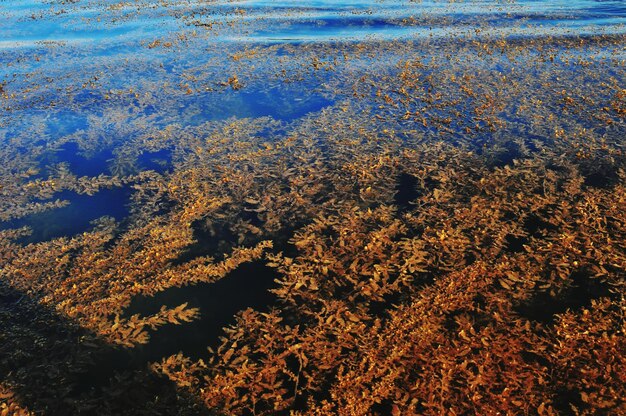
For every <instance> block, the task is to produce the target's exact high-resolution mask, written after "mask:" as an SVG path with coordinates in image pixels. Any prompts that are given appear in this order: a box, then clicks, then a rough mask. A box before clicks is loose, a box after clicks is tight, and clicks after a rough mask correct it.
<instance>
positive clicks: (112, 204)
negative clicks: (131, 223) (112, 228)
mask: <svg viewBox="0 0 626 416" xmlns="http://www.w3.org/2000/svg"><path fill="white" fill-rule="evenodd" d="M131 194H132V190H131V189H129V188H116V189H104V190H101V191H99V192H98V193H96V194H95V195H77V194H76V193H74V192H68V191H64V192H59V193H58V194H56V195H55V198H57V199H60V200H67V201H69V205H67V206H65V207H62V208H56V209H52V210H50V211H46V212H42V213H38V214H32V215H28V216H26V217H23V218H20V219H16V220H12V221H5V222H1V223H0V229H4V230H6V229H9V228H21V227H29V228H31V229H32V234H31V235H30V236H28V237H24V238H22V239H20V240H18V241H19V242H20V243H22V244H31V243H38V242H42V241H48V240H51V239H54V238H58V237H71V236H73V235H76V234H80V233H83V232H85V231H88V230H90V229H91V228H93V225H92V221H94V220H97V219H98V218H101V217H103V216H110V217H113V218H115V219H116V220H118V221H121V220H123V219H124V218H125V217H126V216H128V214H129V210H128V203H129V200H130V196H131Z"/></svg>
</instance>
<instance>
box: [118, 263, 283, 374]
mask: <svg viewBox="0 0 626 416" xmlns="http://www.w3.org/2000/svg"><path fill="white" fill-rule="evenodd" d="M276 278H277V275H276V272H275V270H274V269H272V268H270V267H267V266H265V265H264V264H263V263H261V262H256V263H248V264H244V265H242V266H240V267H239V268H237V270H235V271H233V272H232V273H230V274H228V275H227V276H226V277H224V278H222V279H220V280H218V281H217V282H215V283H200V284H196V285H189V286H184V287H181V288H171V289H167V290H166V291H164V292H161V293H158V294H157V295H155V296H153V297H140V298H137V299H135V300H134V301H133V303H132V304H131V305H130V306H129V307H128V308H127V309H126V310H125V312H124V313H125V315H126V316H131V315H133V314H141V315H147V314H154V313H157V312H158V311H159V309H160V308H161V307H162V306H167V307H171V308H172V307H176V306H178V305H181V304H183V303H187V304H188V307H190V308H198V309H199V310H200V318H198V319H196V320H194V321H193V322H191V323H189V324H186V325H166V326H165V327H163V328H161V329H159V330H158V331H156V332H154V333H153V334H152V335H151V338H150V342H149V343H148V344H147V345H140V346H138V347H137V348H135V349H133V350H132V352H131V354H132V356H133V357H134V359H137V360H139V361H141V362H154V361H159V360H161V359H162V358H165V357H168V356H170V355H172V354H177V353H179V352H182V353H183V354H184V355H185V356H188V357H191V358H193V359H198V358H206V357H207V356H208V353H207V348H208V347H211V348H215V347H217V345H218V343H219V337H220V336H222V335H224V332H223V329H222V328H224V327H226V326H228V325H230V324H232V323H234V316H235V314H236V313H237V312H240V311H242V310H244V309H246V308H253V309H255V310H257V311H261V312H266V311H267V310H268V309H269V308H270V307H271V306H272V305H273V303H274V301H275V297H274V296H273V295H272V293H271V292H269V289H272V288H273V287H274V286H275V283H274V279H276Z"/></svg>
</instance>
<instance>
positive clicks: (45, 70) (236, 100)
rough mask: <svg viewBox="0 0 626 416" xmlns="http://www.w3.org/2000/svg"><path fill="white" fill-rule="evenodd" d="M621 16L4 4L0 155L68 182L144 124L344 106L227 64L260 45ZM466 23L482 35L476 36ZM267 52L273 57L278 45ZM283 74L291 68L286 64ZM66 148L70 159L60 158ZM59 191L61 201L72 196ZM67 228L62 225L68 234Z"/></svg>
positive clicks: (577, 27) (624, 10)
mask: <svg viewBox="0 0 626 416" xmlns="http://www.w3.org/2000/svg"><path fill="white" fill-rule="evenodd" d="M625 18H626V3H625V2H623V1H599V0H598V1H594V0H577V1H571V0H567V1H565V0H562V1H530V0H526V1H519V2H516V3H515V4H505V3H501V2H496V1H468V2H463V3H448V2H439V1H422V2H406V1H377V2H368V1H362V0H354V1H314V2H306V3H303V2H299V1H236V2H203V1H192V0H188V1H182V2H180V1H178V2H174V1H170V2H158V1H144V2H140V3H138V5H137V6H131V5H125V4H123V3H115V2H108V1H107V2H104V1H99V0H88V1H79V2H76V3H64V2H57V1H35V0H2V1H0V85H2V86H3V87H2V91H3V93H4V98H3V99H2V100H1V101H0V106H1V107H2V111H1V112H0V152H2V153H4V154H6V155H11V153H12V152H15V151H16V149H15V142H16V141H19V142H20V143H21V151H22V152H27V153H28V152H32V151H33V150H32V149H30V148H29V147H30V146H33V147H34V148H36V149H37V150H36V152H37V153H38V154H40V156H39V157H38V159H39V160H38V163H39V166H38V169H39V171H40V175H41V176H42V177H45V176H46V173H47V170H48V169H49V168H50V166H52V165H54V164H57V163H60V162H67V163H68V164H69V167H70V170H71V171H73V173H74V174H76V175H78V176H97V174H105V175H106V174H111V173H114V172H115V170H114V168H112V165H113V164H114V163H115V149H119V148H121V147H123V145H124V144H125V143H127V142H128V141H131V140H133V139H135V138H137V137H140V136H142V135H143V134H145V130H146V128H145V127H146V126H147V125H149V126H150V128H151V129H152V130H158V129H159V128H161V127H165V126H167V125H171V124H177V125H181V126H198V125H201V124H202V123H205V122H209V121H214V120H223V119H228V118H231V117H234V118H244V117H250V118H254V117H261V116H270V117H273V118H274V119H277V120H282V121H285V122H289V121H292V120H295V119H298V118H300V117H303V116H305V115H306V114H308V113H311V112H316V111H320V110H321V109H323V108H325V107H327V106H330V105H332V104H333V103H334V102H337V101H338V100H340V99H341V98H342V97H341V94H337V93H334V92H333V93H331V92H330V91H329V87H328V85H327V81H328V80H327V79H324V76H323V75H321V76H320V75H319V74H317V75H315V76H309V77H303V78H302V79H301V80H300V81H299V82H298V83H292V84H285V83H283V82H281V81H280V79H279V78H277V77H276V76H274V75H275V72H276V68H275V67H274V65H273V63H272V62H271V61H263V60H261V61H258V62H255V63H254V67H253V68H252V69H250V68H246V65H247V64H246V60H245V59H244V60H243V61H242V62H239V61H236V60H234V59H228V57H230V56H235V55H236V54H237V53H238V52H241V51H245V50H249V49H251V48H254V47H255V46H259V45H262V46H264V47H271V46H272V45H274V46H275V47H278V48H281V47H282V46H287V45H301V46H302V45H304V46H306V45H315V44H323V43H333V44H336V43H352V42H355V41H365V42H368V41H371V42H380V41H393V40H400V41H411V40H418V39H422V38H433V37H435V38H444V39H445V38H449V39H452V40H454V39H455V38H471V37H489V36H502V35H511V36H520V37H529V38H532V37H541V36H545V35H546V34H547V33H549V34H550V35H551V36H555V35H556V36H570V35H572V34H578V35H580V34H586V33H590V34H597V33H605V34H624V33H626V26H625V25H624V23H626V19H625ZM477 28H482V29H483V30H482V31H481V32H480V33H478V32H477V31H476V29H477ZM276 56H277V57H279V56H281V51H280V49H278V50H277V55H276ZM391 64H392V61H390V62H380V61H378V60H377V59H376V58H375V57H374V58H372V59H369V60H365V61H362V62H354V63H353V64H352V65H353V66H354V67H355V68H359V66H360V68H361V69H363V68H369V67H370V66H372V65H374V66H376V67H377V68H380V69H382V70H384V67H385V66H386V65H391ZM296 65H297V64H296ZM282 68H288V69H290V68H289V62H288V60H287V61H286V62H284V63H283V64H282ZM235 74H244V75H245V78H246V85H245V88H244V89H242V90H240V91H239V90H235V89H232V88H229V87H228V85H227V83H228V79H229V77H230V76H232V75H235ZM87 138H89V139H88V140H87ZM87 141H88V144H87ZM68 145H69V146H74V148H75V151H74V152H67V151H64V150H63V149H66V148H65V147H64V146H68ZM98 155H100V156H98ZM102 155H107V157H103V156H102ZM139 156H141V155H139ZM6 157H10V156H6ZM90 165H93V166H90ZM94 166H95V167H94ZM138 166H139V169H142V167H141V166H143V168H147V167H149V166H151V168H155V166H152V165H150V164H145V163H144V164H143V165H142V164H141V163H139V164H138ZM85 168H86V169H85ZM116 195H117V194H111V195H110V196H109V197H107V198H116ZM120 195H121V194H120ZM64 196H65V197H67V198H69V200H70V202H71V200H72V197H71V196H69V195H64ZM94 198H95V197H94ZM107 198H100V199H94V201H100V203H103V202H104V201H106V200H107ZM123 202H124V201H123V200H119V201H116V202H114V203H113V205H114V206H116V204H117V206H119V205H120V204H122V203H123ZM94 203H96V202H94ZM75 204H76V206H77V207H79V206H81V207H83V208H80V209H78V208H77V209H74V214H73V215H77V216H79V217H80V216H84V219H85V220H86V219H91V218H93V215H94V213H95V212H97V213H98V214H104V213H105V211H106V209H97V208H95V207H93V206H92V205H90V204H91V203H88V204H86V205H85V203H84V202H80V201H78V200H77V201H76V202H75ZM81 204H82V205H81ZM116 214H117V215H119V212H116ZM37 215H41V216H43V217H42V218H43V219H42V218H39V219H35V220H32V221H31V222H32V224H31V225H34V224H38V225H37V226H36V227H39V228H41V227H45V223H46V222H55V221H57V220H56V218H55V217H54V215H55V214H54V213H53V214H49V213H44V214H37ZM47 215H52V216H50V217H47ZM45 218H48V220H47V221H46V220H45ZM82 223H85V221H82ZM7 226H9V224H6V223H5V224H3V225H2V227H3V228H6V227H7ZM54 228H55V230H56V231H55V232H52V233H49V232H46V231H42V230H41V229H40V230H39V231H36V232H35V234H37V233H38V234H39V235H40V236H52V235H58V234H59V233H60V234H63V232H62V231H60V230H59V229H58V228H59V225H58V224H57V225H54ZM78 230H79V229H78V228H76V227H74V226H68V227H67V230H66V231H67V232H68V233H72V232H76V231H78Z"/></svg>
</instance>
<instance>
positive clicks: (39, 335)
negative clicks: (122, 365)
mask: <svg viewBox="0 0 626 416" xmlns="http://www.w3.org/2000/svg"><path fill="white" fill-rule="evenodd" d="M0 327H1V328H2V330H1V331H0V376H1V377H2V380H3V383H4V385H5V386H6V387H10V388H11V389H12V391H13V393H14V394H15V396H14V397H12V398H11V400H14V401H16V402H17V403H20V404H21V405H23V406H26V407H27V408H28V409H29V410H31V411H33V412H35V413H36V414H46V415H53V416H54V415H114V414H115V415H159V414H161V415H166V414H172V413H171V412H172V409H175V410H176V414H179V415H203V414H208V412H207V411H206V409H205V408H204V406H202V405H201V404H199V403H197V402H195V401H194V399H192V398H191V397H188V396H187V395H186V394H184V393H183V392H181V391H179V390H177V388H176V386H175V385H174V384H173V383H172V382H170V381H169V380H167V379H164V378H162V377H159V376H157V375H156V374H154V373H152V372H151V371H149V369H148V368H147V367H146V366H145V365H144V366H137V367H136V368H134V369H121V370H120V371H111V372H109V374H108V375H107V377H106V380H101V381H102V382H103V387H101V388H100V389H95V388H93V387H90V385H89V383H93V381H94V380H92V379H90V378H89V377H87V376H88V375H90V374H91V373H92V368H93V366H94V363H97V362H99V361H101V360H102V359H103V358H104V357H123V356H124V355H125V354H126V353H125V352H124V351H123V350H120V349H116V348H114V347H112V346H110V345H108V344H106V343H105V342H103V341H102V340H100V339H98V337H97V336H96V335H94V334H93V333H90V332H88V331H86V330H84V329H82V328H80V327H79V326H78V325H77V324H76V323H74V322H71V321H69V320H67V319H65V318H64V317H62V316H60V315H58V314H57V313H56V312H55V311H54V310H53V309H51V308H48V307H46V306H42V305H40V304H39V303H37V302H36V301H34V300H33V299H31V298H29V297H28V296H27V295H26V294H24V293H21V292H19V291H17V290H15V289H13V288H11V287H9V286H7V285H6V284H4V283H3V282H1V281H0ZM85 383H87V384H85Z"/></svg>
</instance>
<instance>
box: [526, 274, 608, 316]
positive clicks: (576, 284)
mask: <svg viewBox="0 0 626 416" xmlns="http://www.w3.org/2000/svg"><path fill="white" fill-rule="evenodd" d="M613 296H614V295H613V294H612V293H611V290H610V286H609V285H608V284H607V283H605V282H603V281H602V280H600V279H598V278H594V277H592V274H591V273H584V272H576V273H574V274H573V275H572V277H571V285H570V286H569V287H568V288H567V289H566V290H564V291H563V292H562V293H559V294H556V295H551V294H550V293H548V292H540V293H537V294H535V296H534V297H533V298H531V299H530V300H529V301H528V302H526V303H524V304H521V305H519V306H518V307H517V308H516V311H517V313H519V314H520V315H521V316H523V317H525V318H527V319H530V320H533V321H536V322H541V323H543V324H552V323H554V322H555V320H556V315H559V314H562V313H565V312H566V311H568V310H572V311H578V310H580V309H582V308H587V307H589V306H591V303H592V301H593V300H596V299H600V298H603V297H613Z"/></svg>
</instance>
